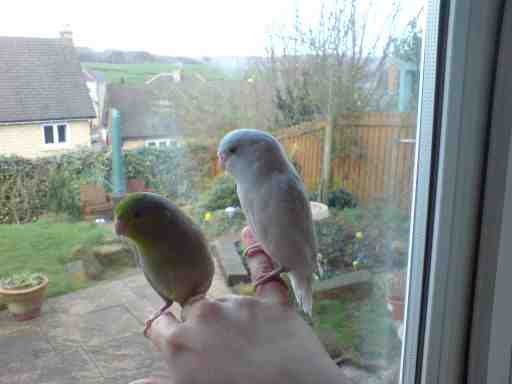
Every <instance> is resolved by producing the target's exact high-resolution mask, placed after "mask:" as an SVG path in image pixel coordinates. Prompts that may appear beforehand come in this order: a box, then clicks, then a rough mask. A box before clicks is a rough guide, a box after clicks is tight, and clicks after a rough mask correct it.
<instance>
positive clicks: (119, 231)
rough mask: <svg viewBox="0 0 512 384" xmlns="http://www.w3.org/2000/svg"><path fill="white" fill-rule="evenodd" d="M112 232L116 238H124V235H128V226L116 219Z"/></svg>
mask: <svg viewBox="0 0 512 384" xmlns="http://www.w3.org/2000/svg"><path fill="white" fill-rule="evenodd" d="M114 230H115V232H116V235H117V236H126V234H127V233H128V226H127V225H126V223H125V222H124V221H122V220H119V219H118V218H117V217H116V221H115V222H114Z"/></svg>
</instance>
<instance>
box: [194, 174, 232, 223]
mask: <svg viewBox="0 0 512 384" xmlns="http://www.w3.org/2000/svg"><path fill="white" fill-rule="evenodd" d="M239 206H240V200H239V199H238V195H237V193H236V184H235V179H234V178H233V177H231V176H229V175H220V176H217V177H216V178H215V179H213V182H212V184H211V186H210V188H209V189H208V191H207V192H206V193H205V194H204V195H203V196H202V198H201V200H200V202H199V210H198V211H199V214H200V215H201V216H202V215H203V214H204V212H206V211H216V210H219V209H224V208H227V207H239Z"/></svg>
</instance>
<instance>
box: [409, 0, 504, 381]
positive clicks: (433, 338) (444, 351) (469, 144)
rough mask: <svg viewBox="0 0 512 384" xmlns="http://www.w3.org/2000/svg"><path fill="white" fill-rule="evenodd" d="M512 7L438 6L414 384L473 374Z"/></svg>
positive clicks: (414, 256)
mask: <svg viewBox="0 0 512 384" xmlns="http://www.w3.org/2000/svg"><path fill="white" fill-rule="evenodd" d="M503 4H504V2H502V1H499V0H487V1H481V0H452V1H448V0H430V1H428V7H427V14H428V17H427V28H426V30H427V36H426V38H425V47H424V49H425V51H424V52H425V53H426V54H424V58H423V63H424V65H423V70H422V76H421V80H420V82H421V97H420V100H421V105H420V110H419V113H418V123H419V125H418V126H419V128H420V129H418V136H417V143H418V148H417V156H416V164H417V167H416V178H415V180H416V185H415V188H414V197H413V220H412V222H413V225H412V229H411V240H412V241H411V242H410V244H411V248H410V259H411V260H410V261H411V262H410V263H409V271H408V274H409V279H408V287H407V297H408V299H407V306H406V313H407V316H406V324H405V334H406V337H405V342H404V345H403V356H404V358H403V366H402V368H403V369H402V377H401V382H402V383H405V384H411V383H425V384H427V383H428V384H431V383H435V384H445V383H450V384H452V383H453V384H457V383H465V382H467V378H468V373H469V372H470V370H468V363H467V357H468V351H469V342H470V339H469V337H468V336H469V331H470V324H471V316H472V300H473V289H474V285H475V281H474V270H475V265H476V255H477V252H478V242H479V233H480V230H481V223H480V218H481V207H482V185H483V183H484V164H485V160H486V153H487V149H488V145H487V143H488V140H487V139H488V126H489V121H490V113H489V112H490V108H489V106H490V104H491V102H492V93H491V90H492V87H493V84H494V72H495V61H496V59H495V57H496V53H497V44H496V41H497V40H498V36H499V35H498V33H499V28H500V23H501V13H502V12H503ZM436 58H437V59H438V60H437V67H436ZM475 382H477V381H475ZM479 382H480V381H479ZM481 382H485V381H481Z"/></svg>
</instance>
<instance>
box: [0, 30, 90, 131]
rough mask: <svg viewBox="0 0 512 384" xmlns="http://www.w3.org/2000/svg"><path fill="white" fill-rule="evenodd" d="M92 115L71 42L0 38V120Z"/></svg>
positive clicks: (73, 117) (20, 120) (48, 118)
mask: <svg viewBox="0 0 512 384" xmlns="http://www.w3.org/2000/svg"><path fill="white" fill-rule="evenodd" d="M94 117H95V112H94V109H93V106H92V101H91V98H90V96H89V92H88V90H87V87H86V85H85V81H84V78H83V75H82V69H81V67H80V63H79V62H78V58H77V56H76V53H75V48H74V47H73V46H72V45H68V44H67V43H65V42H63V41H62V40H61V39H41V38H27V37H0V123H1V122H22V121H37V120H58V119H78V118H94Z"/></svg>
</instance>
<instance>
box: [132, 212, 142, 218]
mask: <svg viewBox="0 0 512 384" xmlns="http://www.w3.org/2000/svg"><path fill="white" fill-rule="evenodd" d="M141 216H142V213H141V212H140V211H135V212H134V213H133V217H135V218H136V219H140V217H141Z"/></svg>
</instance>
